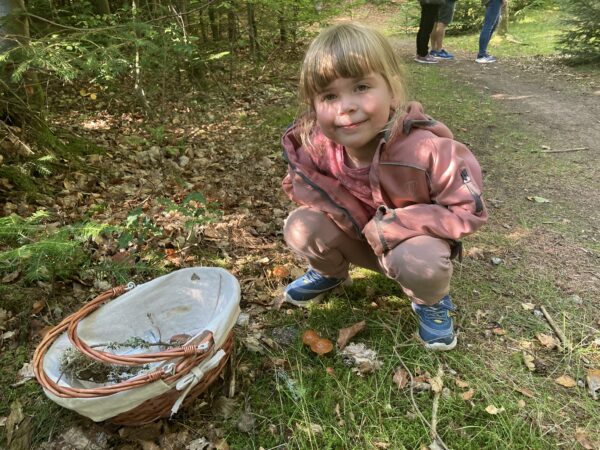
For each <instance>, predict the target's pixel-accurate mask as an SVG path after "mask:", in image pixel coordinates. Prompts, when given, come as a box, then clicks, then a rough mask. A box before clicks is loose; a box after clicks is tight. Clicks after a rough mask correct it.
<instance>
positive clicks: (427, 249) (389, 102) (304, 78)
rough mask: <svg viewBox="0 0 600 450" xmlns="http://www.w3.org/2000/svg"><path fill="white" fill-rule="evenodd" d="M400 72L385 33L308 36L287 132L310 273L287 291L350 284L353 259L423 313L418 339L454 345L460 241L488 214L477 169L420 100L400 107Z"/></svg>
mask: <svg viewBox="0 0 600 450" xmlns="http://www.w3.org/2000/svg"><path fill="white" fill-rule="evenodd" d="M403 88H404V86H403V77H402V70H401V66H400V62H399V60H398V58H397V56H396V55H395V53H394V51H393V49H392V47H391V45H390V44H389V42H388V41H387V40H386V38H385V37H383V35H381V34H380V33H379V32H377V31H375V30H372V29H369V28H366V27H364V26H361V25H356V24H352V23H346V24H341V25H336V26H334V27H332V28H329V29H327V30H325V31H323V32H322V33H321V34H320V35H319V36H318V37H317V38H316V39H315V40H314V41H313V42H312V44H311V46H310V48H309V49H308V52H307V54H306V57H305V59H304V63H303V65H302V69H301V73H300V88H299V94H300V101H301V104H302V105H303V107H304V111H303V112H301V114H300V115H299V117H298V119H297V120H296V122H295V124H294V125H292V126H291V127H290V128H289V129H288V130H287V131H286V133H285V134H284V136H283V138H282V144H283V147H284V156H285V158H286V160H287V162H288V164H289V172H288V175H287V176H286V177H285V179H284V180H283V189H284V191H285V192H286V193H287V195H288V196H289V197H290V198H291V199H292V200H293V201H295V202H296V203H298V204H300V205H301V206H300V207H299V208H298V209H296V210H294V211H293V212H292V213H291V214H290V215H289V216H288V218H287V220H286V222H285V225H284V238H285V240H286V243H287V245H288V246H289V247H290V248H291V249H292V250H293V251H294V252H296V253H297V254H299V255H301V256H303V257H305V258H306V259H307V260H308V263H309V265H310V267H309V269H308V271H307V272H306V274H304V275H303V276H302V277H300V278H298V279H296V280H295V281H293V282H292V283H290V284H289V285H288V286H287V288H286V289H285V300H286V301H287V302H289V303H292V304H294V305H298V306H303V305H306V304H308V303H310V302H314V301H318V300H320V298H321V297H323V295H324V294H325V293H326V292H328V291H330V290H331V289H333V288H335V287H336V286H339V285H346V284H348V283H349V282H350V278H349V276H348V267H349V265H350V263H352V264H355V265H357V266H360V267H365V268H368V269H372V270H375V271H378V272H380V273H382V274H384V275H386V276H388V277H390V278H392V279H394V280H396V281H397V282H398V283H399V284H400V286H401V287H402V289H403V290H404V292H405V293H406V294H407V295H408V296H409V298H410V299H411V301H412V307H413V310H414V311H415V312H416V314H417V316H418V318H419V329H418V337H419V338H420V339H421V340H422V341H423V343H424V345H425V346H426V347H427V348H429V349H434V350H451V349H452V348H454V347H455V346H456V334H455V332H454V326H453V322H452V318H451V317H450V314H449V312H450V311H452V310H454V305H453V304H452V300H451V298H450V296H449V295H448V292H449V286H450V278H451V276H452V263H451V261H450V259H451V258H452V257H454V256H456V254H458V253H459V250H460V243H459V242H458V239H460V238H461V237H463V236H466V235H468V234H470V233H473V232H474V231H475V230H477V229H478V228H479V227H480V226H482V225H483V224H484V223H485V221H486V219H487V212H486V209H485V206H484V203H483V200H482V198H481V185H482V179H481V178H482V177H481V170H480V168H479V164H478V163H477V160H476V159H475V157H474V156H473V154H472V153H471V152H470V151H469V150H468V149H467V147H465V146H464V145H463V144H461V143H459V142H456V141H454V140H453V139H452V133H451V132H450V130H449V129H448V128H447V127H446V126H445V125H443V124H441V123H440V122H436V121H435V120H433V119H432V118H430V117H429V116H427V115H425V113H424V112H423V108H422V106H421V105H420V104H419V103H416V102H411V103H409V104H408V105H406V107H403V100H404V95H403Z"/></svg>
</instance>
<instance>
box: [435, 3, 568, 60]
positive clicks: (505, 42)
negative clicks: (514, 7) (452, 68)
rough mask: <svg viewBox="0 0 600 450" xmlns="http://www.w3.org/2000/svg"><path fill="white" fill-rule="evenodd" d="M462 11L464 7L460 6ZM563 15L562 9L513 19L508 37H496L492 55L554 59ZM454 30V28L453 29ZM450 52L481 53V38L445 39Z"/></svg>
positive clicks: (491, 47)
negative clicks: (461, 50)
mask: <svg viewBox="0 0 600 450" xmlns="http://www.w3.org/2000/svg"><path fill="white" fill-rule="evenodd" d="M457 7H459V8H460V4H459V5H458V6H457ZM561 14H562V13H561V11H560V10H559V9H558V8H554V9H545V10H532V11H528V12H527V14H526V15H524V16H517V17H516V18H512V19H511V22H510V24H509V29H508V34H507V35H506V36H501V35H499V34H498V33H494V36H493V37H492V40H491V41H490V44H489V47H488V48H489V50H490V53H492V54H493V55H494V56H500V57H507V56H511V57H526V56H550V55H555V54H556V53H557V48H556V46H557V43H558V38H559V36H560V31H559V30H560V27H561V23H560V21H561ZM450 27H451V26H450ZM444 45H445V46H446V47H447V48H458V49H464V50H470V51H472V52H477V48H478V46H479V34H469V35H464V36H452V35H451V34H448V35H447V36H446V38H445V39H444Z"/></svg>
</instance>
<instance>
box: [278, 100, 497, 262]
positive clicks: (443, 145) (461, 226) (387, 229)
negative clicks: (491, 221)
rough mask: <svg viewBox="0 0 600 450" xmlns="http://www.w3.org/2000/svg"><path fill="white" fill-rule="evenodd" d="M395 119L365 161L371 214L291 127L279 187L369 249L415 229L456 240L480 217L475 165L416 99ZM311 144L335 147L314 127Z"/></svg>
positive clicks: (381, 249)
mask: <svg viewBox="0 0 600 450" xmlns="http://www.w3.org/2000/svg"><path fill="white" fill-rule="evenodd" d="M398 121H399V123H396V124H395V126H396V127H397V126H399V127H400V129H399V131H398V133H396V137H395V138H393V140H391V141H390V142H386V138H385V137H382V139H381V142H380V143H379V145H378V147H377V150H376V152H375V155H374V157H373V162H372V164H371V169H370V173H369V178H370V182H371V189H372V193H373V199H374V200H375V201H376V203H377V204H379V205H381V206H379V208H378V209H377V211H376V213H375V215H372V214H371V213H370V212H369V211H368V209H367V208H365V206H364V204H363V203H362V202H361V201H360V200H358V199H357V198H356V197H354V196H353V195H352V194H351V193H350V192H349V191H348V190H347V189H346V188H345V187H344V186H343V185H342V184H341V183H340V182H339V181H338V180H337V179H336V178H335V177H333V175H332V173H331V170H330V168H329V167H328V166H329V158H326V157H319V156H318V155H311V154H310V153H309V152H308V151H306V150H305V148H304V147H303V146H302V145H301V143H300V141H299V139H298V138H297V137H296V136H295V135H294V128H293V127H291V128H290V129H288V130H287V132H286V133H285V134H284V135H283V138H282V144H283V148H284V157H285V158H286V160H287V162H288V164H289V172H288V174H287V176H286V177H285V178H284V180H283V189H284V191H285V192H286V193H287V195H288V196H289V197H290V199H292V200H293V201H295V202H296V203H298V204H301V205H306V206H310V207H312V208H315V209H318V210H321V211H323V212H325V213H327V214H328V215H329V217H331V219H332V220H333V221H334V222H335V223H336V224H337V225H338V226H339V227H340V228H341V229H342V230H344V232H346V233H348V234H349V235H352V236H354V237H356V238H359V239H366V240H367V241H368V242H369V244H370V245H371V247H372V248H373V250H374V252H375V253H376V254H377V255H381V254H382V253H385V252H386V251H388V250H390V249H392V248H394V247H395V246H396V245H398V244H399V243H400V242H402V241H404V240H406V239H410V238H411V237H414V236H419V235H429V236H435V237H439V238H442V239H447V240H450V241H456V240H458V239H460V238H462V237H463V236H466V235H468V234H471V233H473V232H475V231H476V230H477V229H478V228H479V227H481V226H482V225H483V224H484V223H485V222H486V220H487V217H488V215H487V210H486V208H485V204H484V202H483V199H482V197H481V188H482V176H481V169H480V167H479V163H478V162H477V160H476V159H475V157H474V156H473V154H472V153H471V151H470V150H469V149H468V148H467V147H466V146H465V145H463V144H461V143H460V142H457V141H455V140H453V139H452V138H453V136H452V132H451V131H450V130H449V129H448V128H447V127H446V126H445V125H444V124H442V123H440V122H436V121H435V120H433V119H431V118H430V117H429V116H427V115H425V113H424V112H423V107H422V106H421V104H419V103H417V102H411V103H410V104H409V105H408V107H407V110H406V114H404V115H403V116H402V117H400V118H399V119H398ZM313 142H314V143H315V145H316V146H317V147H319V148H320V149H321V150H322V151H323V152H327V151H329V150H331V149H332V148H333V147H334V146H336V145H337V144H335V143H334V142H332V141H330V140H329V139H327V138H326V137H325V136H323V135H322V134H319V133H318V134H317V135H316V136H315V137H314V139H313Z"/></svg>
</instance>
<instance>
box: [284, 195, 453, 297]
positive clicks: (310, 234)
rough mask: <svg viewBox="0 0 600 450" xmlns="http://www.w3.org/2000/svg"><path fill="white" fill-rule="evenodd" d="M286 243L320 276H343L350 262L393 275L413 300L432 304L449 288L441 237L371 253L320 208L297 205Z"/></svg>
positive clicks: (448, 268) (446, 252) (449, 266)
mask: <svg viewBox="0 0 600 450" xmlns="http://www.w3.org/2000/svg"><path fill="white" fill-rule="evenodd" d="M283 234H284V238H285V241H286V243H287V245H288V246H289V247H290V248H291V249H292V250H293V251H294V252H295V253H297V254H298V255H300V256H303V257H305V258H306V259H307V260H308V263H309V264H310V265H311V267H312V268H313V269H315V270H316V271H317V272H319V273H321V274H322V275H324V276H326V277H333V278H344V277H346V276H347V275H348V267H349V265H350V263H352V264H354V265H357V266H360V267H364V268H366V269H371V270H374V271H376V272H379V273H381V274H383V275H385V276H387V277H389V278H392V279H394V280H396V281H397V282H398V283H399V284H400V286H401V287H402V289H403V290H404V292H405V293H406V294H407V295H408V296H409V298H410V299H411V300H412V301H413V302H415V303H424V304H428V305H433V304H435V303H437V302H439V301H440V300H441V299H442V298H443V297H444V296H445V295H447V294H448V291H449V289H450V278H451V277H452V262H451V261H450V245H449V244H448V242H446V241H445V240H443V239H438V238H434V237H431V236H417V237H414V238H411V239H408V240H406V241H404V242H402V243H401V244H399V245H398V246H396V247H395V248H394V249H392V250H390V251H389V252H387V253H385V254H384V255H382V256H380V257H377V256H376V255H375V253H373V250H372V249H371V247H370V245H369V244H368V242H367V241H361V240H358V239H353V238H351V237H350V236H348V235H347V234H346V233H344V232H343V231H342V230H341V229H340V228H339V227H338V226H337V225H336V224H335V223H334V222H333V221H332V220H331V219H329V217H328V216H327V215H326V214H324V213H322V212H321V211H318V210H315V209H311V208H307V207H300V208H298V209H296V210H294V211H292V213H291V214H290V215H289V216H288V218H287V220H286V222H285V225H284V229H283Z"/></svg>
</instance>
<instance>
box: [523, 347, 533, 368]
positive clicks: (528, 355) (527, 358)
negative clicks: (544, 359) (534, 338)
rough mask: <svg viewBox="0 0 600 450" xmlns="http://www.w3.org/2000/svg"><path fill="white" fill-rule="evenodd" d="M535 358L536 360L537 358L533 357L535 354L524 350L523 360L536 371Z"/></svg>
mask: <svg viewBox="0 0 600 450" xmlns="http://www.w3.org/2000/svg"><path fill="white" fill-rule="evenodd" d="M534 360H535V358H534V357H533V355H532V354H531V353H527V352H523V362H524V363H525V365H526V366H527V368H528V369H529V370H531V371H532V372H534V371H535V364H534V362H533V361H534Z"/></svg>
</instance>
